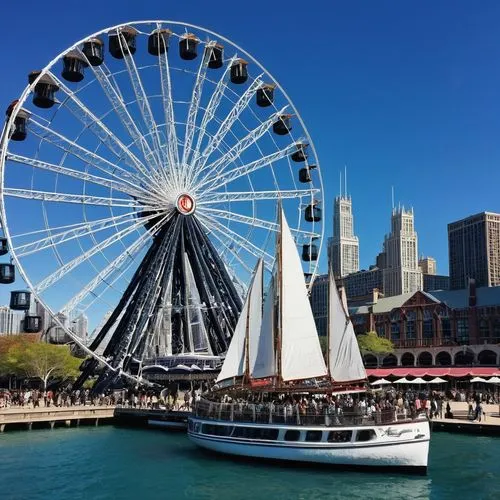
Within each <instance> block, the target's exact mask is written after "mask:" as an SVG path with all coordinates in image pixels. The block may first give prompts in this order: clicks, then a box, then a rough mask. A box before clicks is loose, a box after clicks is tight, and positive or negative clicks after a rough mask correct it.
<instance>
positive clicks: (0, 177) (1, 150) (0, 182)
mask: <svg viewBox="0 0 500 500" xmlns="http://www.w3.org/2000/svg"><path fill="white" fill-rule="evenodd" d="M142 25H156V26H157V27H158V28H160V27H164V26H166V25H167V26H178V27H182V28H190V29H194V30H198V31H200V32H203V33H204V34H208V35H210V36H213V37H215V38H216V39H217V40H218V41H223V42H225V43H228V44H229V45H230V46H232V47H233V48H234V49H236V50H237V51H238V52H240V53H241V54H243V55H244V56H245V57H246V58H247V59H249V60H250V61H251V62H252V63H253V64H255V65H256V67H257V68H259V69H260V70H261V71H262V72H263V73H264V74H265V75H266V76H268V77H269V78H271V80H272V83H273V85H275V86H276V87H277V88H278V89H279V91H280V92H281V94H282V95H283V97H284V98H285V99H286V101H287V106H288V107H290V108H291V110H292V112H293V115H294V119H296V120H298V122H299V123H300V126H301V127H302V130H303V132H304V133H305V134H306V136H307V143H308V145H309V147H310V148H311V151H312V153H313V156H314V158H315V160H316V161H315V164H316V166H317V173H316V179H317V181H316V182H315V185H317V188H315V189H311V188H310V189H307V190H304V191H307V193H308V194H311V198H312V194H313V193H315V192H317V193H318V194H319V195H320V197H321V201H322V197H323V183H322V177H321V169H320V162H319V158H318V155H317V153H316V149H315V146H314V143H313V140H312V138H311V136H310V134H309V132H308V130H307V127H306V125H305V123H304V121H303V120H302V117H301V116H300V114H299V112H298V110H297V109H296V107H295V105H294V104H293V102H292V100H291V99H290V97H289V96H288V94H287V93H286V91H285V90H284V89H283V88H282V87H281V85H280V84H279V82H278V81H277V80H276V79H275V78H274V77H273V76H272V74H271V73H270V72H269V71H268V70H267V69H266V68H265V67H264V66H263V65H262V64H261V63H259V62H258V61H257V60H256V59H255V58H254V57H253V56H252V55H250V54H249V53H248V52H247V51H245V50H244V49H243V48H241V47H240V46H239V45H237V44H235V43H234V42H232V41H231V40H229V39H228V38H226V37H224V36H222V35H220V34H219V33H216V32H214V31H211V30H208V29H206V28H204V27H201V26H198V25H195V24H190V23H185V22H182V21H170V20H143V21H131V22H126V23H120V24H117V25H115V26H112V27H107V28H105V29H102V30H100V31H97V32H95V33H93V34H91V35H87V36H85V37H84V38H82V39H81V40H79V41H78V42H76V43H74V44H73V45H71V46H70V47H69V48H68V49H66V50H65V51H63V52H61V53H60V54H59V55H58V56H56V57H55V58H54V59H52V60H51V61H50V62H49V63H48V64H47V65H46V66H45V67H44V68H43V69H42V70H41V72H40V74H39V75H38V77H37V78H36V79H35V80H34V81H33V82H32V83H31V84H29V85H28V86H27V87H26V88H25V90H24V91H23V93H22V94H21V97H20V98H19V100H18V102H17V103H16V105H15V106H14V108H13V110H12V113H11V115H10V118H9V119H8V120H7V121H6V122H5V124H4V127H3V130H2V135H1V139H0V219H1V224H2V228H3V231H4V235H5V237H6V238H7V239H8V240H9V242H11V241H12V238H11V234H10V230H9V226H8V222H7V216H6V209H5V198H4V197H5V192H6V188H5V184H4V174H5V163H6V159H7V145H8V143H9V141H10V138H9V134H8V133H7V131H9V130H11V128H12V126H13V124H14V119H15V117H16V116H17V114H18V112H19V111H20V110H21V109H22V107H23V105H24V103H25V102H26V100H27V99H28V97H29V95H30V94H31V93H32V92H33V90H34V88H35V87H36V85H37V84H38V82H39V81H40V79H41V78H42V77H43V76H44V75H45V74H50V75H51V76H55V75H54V74H53V73H52V72H50V70H51V68H52V67H54V65H55V64H56V63H57V62H59V61H61V60H62V58H63V57H64V56H65V55H66V54H68V53H69V52H71V51H73V50H75V49H78V48H79V47H80V46H81V45H82V44H83V43H84V42H86V41H87V40H89V39H91V38H97V37H99V36H101V35H107V34H109V33H110V32H113V31H116V30H118V29H120V28H123V27H125V26H134V27H137V26H142ZM141 34H143V33H141ZM120 43H121V42H120ZM206 43H207V44H208V43H209V42H206ZM124 59H125V65H126V66H127V71H129V73H130V72H131V68H130V66H129V63H128V62H127V61H126V59H127V58H126V57H124ZM161 59H162V57H161V56H160V60H161ZM133 64H134V66H135V63H133ZM167 64H168V63H167ZM159 65H160V66H161V65H162V63H160V64H159ZM229 66H230V64H228V65H227V68H226V71H227V69H228V68H229ZM200 67H201V66H200ZM135 70H136V71H137V68H135ZM167 70H168V75H167V76H168V79H170V73H169V72H170V69H168V67H167ZM94 77H95V78H96V80H98V78H97V76H96V74H95V73H94ZM131 78H133V75H131ZM222 80H223V78H221V80H220V82H222ZM56 81H57V83H58V85H62V86H63V87H64V88H65V93H66V94H67V95H68V96H70V95H71V96H74V94H75V93H74V92H73V91H71V90H70V89H69V88H68V87H67V86H66V85H65V84H64V83H63V82H62V81H61V80H60V79H59V78H57V77H56ZM255 82H259V83H263V82H262V81H261V80H259V78H258V77H256V78H255V79H254V84H255ZM99 83H100V84H101V86H103V82H99ZM136 84H138V85H140V86H141V87H142V83H141V81H140V78H139V81H138V82H137V81H136ZM169 85H170V84H169ZM195 85H196V84H195ZM141 90H142V92H143V95H144V97H148V96H147V94H146V93H145V90H144V88H143V87H142V88H141ZM193 94H195V92H194V93H193ZM252 95H253V94H252ZM164 97H165V96H164ZM167 97H168V98H169V99H170V101H171V104H173V102H174V101H173V98H172V94H171V93H170V94H169V95H168V96H167ZM76 99H77V100H78V98H76ZM73 104H75V103H74V102H73ZM237 104H238V103H237ZM247 104H248V102H246V103H245V106H246V105H247ZM81 105H82V106H83V107H84V108H85V111H84V113H86V114H87V119H93V120H94V121H95V124H96V125H97V126H98V127H99V128H100V129H101V131H105V133H106V126H105V125H104V124H103V123H102V122H101V121H100V119H99V118H98V117H97V116H94V115H92V114H91V110H89V109H88V108H87V107H86V106H85V104H83V103H81ZM275 109H276V108H275ZM115 111H116V109H115ZM141 111H142V110H141ZM190 111H191V109H190ZM87 112H89V113H87ZM282 112H283V110H280V111H276V112H275V113H274V114H273V115H272V117H270V118H269V119H268V120H266V121H264V122H261V125H262V126H264V124H267V125H268V126H269V124H268V123H267V122H269V121H270V120H271V119H274V120H275V119H276V116H279V114H280V113H282ZM144 113H145V114H146V115H147V114H148V111H147V110H144ZM167 116H168V115H167ZM195 117H196V115H195ZM143 118H144V119H145V120H147V117H145V116H144V114H143ZM172 118H173V117H172ZM172 122H173V123H171V124H168V123H166V126H167V127H168V129H169V130H170V131H172V128H173V129H175V121H173V119H172ZM189 123H191V128H192V129H193V130H192V134H191V133H190V134H189V135H188V134H187V133H186V136H187V138H188V139H190V140H191V141H192V140H193V139H194V128H196V125H195V124H194V122H192V121H191V122H190V116H188V120H187V123H186V125H187V126H188V125H189ZM38 125H39V126H41V127H43V125H42V124H38ZM171 125H173V127H172V126H171ZM49 126H50V123H49ZM154 128H155V127H153V126H152V128H151V130H154ZM48 130H50V128H49V127H48ZM138 132H139V134H140V131H138ZM173 132H174V133H175V130H173ZM108 133H109V134H111V135H113V133H112V132H111V131H109V132H108ZM203 133H204V132H203ZM131 137H132V138H133V135H132V134H131ZM99 139H100V140H101V142H102V143H103V144H106V145H107V146H108V147H109V145H108V144H107V143H106V142H105V141H104V140H103V139H102V137H101V136H99ZM76 140H77V139H73V141H72V142H74V141H76ZM136 140H138V141H139V142H141V143H142V142H146V141H145V138H144V134H140V136H139V137H137V138H136ZM119 142H120V141H119V139H118V143H119ZM168 142H169V143H171V141H168ZM75 144H76V145H77V143H75ZM132 144H133V143H132ZM175 144H177V139H175ZM117 145H118V147H120V144H117V143H116V141H115V144H114V146H115V147H116V146H117ZM124 146H125V148H127V145H126V144H125V145H124ZM236 146H238V144H236V145H235V147H233V148H232V149H231V150H230V151H228V152H226V154H225V156H226V157H227V158H225V160H224V161H227V160H228V159H229V161H231V158H234V157H236V156H237V154H238V151H237V150H235V151H232V150H233V149H235V148H236ZM109 148H110V149H111V150H112V148H111V147H109ZM167 149H171V148H167ZM186 150H187V148H184V149H183V151H184V154H185V152H186ZM291 152H292V151H291V145H289V146H287V148H286V154H285V150H283V151H282V152H279V151H278V152H277V153H275V155H276V156H279V153H281V154H282V156H281V157H285V156H286V155H289V154H290V153H291ZM151 153H153V152H151ZM66 154H67V153H66ZM91 154H92V153H91ZM168 154H169V155H172V154H175V153H173V152H172V151H171V150H170V151H168ZM16 156H18V157H17V158H16ZM144 156H145V157H146V156H147V155H146V154H145V155H144ZM187 156H189V153H188V154H187ZM207 156H208V155H207ZM269 156H272V155H269ZM222 159H223V158H219V159H218V160H217V161H216V162H215V163H217V162H221V163H222ZM9 160H12V161H16V160H18V161H20V162H23V161H24V162H26V161H27V160H31V161H32V162H37V161H38V160H37V159H28V158H24V159H23V158H22V157H19V155H11V157H10V158H9ZM183 160H185V162H186V160H187V159H186V158H183ZM198 160H199V158H198ZM264 160H265V161H268V159H267V160H266V159H265V158H261V159H260V161H264ZM132 161H134V160H133V158H132ZM41 163H43V164H45V167H46V168H48V169H52V171H54V172H56V173H57V172H58V170H59V173H62V174H64V175H72V174H71V173H69V172H68V170H69V169H67V168H66V167H63V166H62V165H61V166H58V165H49V164H47V163H46V162H41ZM159 163H161V162H159ZM159 163H157V165H158V164H159ZM183 163H184V162H183ZM186 163H187V162H186ZM252 163H254V165H253V166H254V167H255V168H258V165H259V160H256V161H255V162H252ZM268 164H270V163H268ZM136 166H137V167H138V168H140V167H139V166H138V165H136ZM113 167H115V168H116V165H113ZM244 167H245V172H243V173H242V175H247V173H248V171H247V170H248V165H246V166H244ZM211 168H212V169H213V168H214V166H213V165H212V166H211ZM124 171H125V170H124ZM125 172H127V173H128V174H130V172H129V171H125ZM78 173H79V174H80V175H81V176H83V175H84V174H85V173H84V172H78ZM228 173H232V174H233V175H234V174H235V172H234V171H229V172H226V175H227V174H228ZM148 174H149V175H150V174H151V172H148ZM88 177H89V179H90V180H91V177H92V175H91V174H88ZM101 180H104V179H101ZM108 181H109V180H108ZM124 182H125V183H126V182H127V181H126V180H125V181H124ZM229 182H231V179H229V180H228V181H227V183H229ZM109 183H110V185H111V184H112V181H109ZM198 185H199V186H200V185H201V186H205V185H208V188H209V190H210V189H215V188H216V187H218V185H216V184H214V182H213V181H212V183H210V180H207V175H205V176H204V177H202V178H201V181H199V183H198ZM10 191H13V190H10ZM18 191H19V192H18V193H15V195H16V196H19V197H23V193H22V191H23V190H18ZM119 191H121V192H125V193H126V194H128V195H129V196H130V197H132V196H133V194H139V193H133V191H132V192H131V191H124V190H123V184H122V185H121V186H120V187H119ZM26 192H27V193H26V194H25V196H24V197H29V198H30V199H33V198H34V199H37V198H36V196H35V197H34V196H33V194H34V193H36V192H35V191H33V190H31V191H30V190H26ZM296 192H297V190H293V191H290V193H289V197H298V195H297V194H294V193H296ZM28 193H29V194H28ZM131 193H133V194H131ZM257 193H259V192H255V191H254V192H253V193H252V194H253V196H254V197H253V198H252V199H255V196H256V195H257ZM267 193H269V196H271V193H273V191H268V192H260V194H259V195H258V196H260V197H261V199H266V194H267ZM280 193H281V194H282V196H280V197H283V198H286V197H287V193H286V192H283V191H280ZM219 194H220V193H219ZM233 194H239V193H233ZM148 195H149V196H150V195H151V193H150V192H148ZM42 196H44V195H42V194H41V195H40V198H38V199H44V198H42ZM54 196H57V197H59V199H60V201H70V202H71V200H70V199H69V198H65V196H68V197H71V196H72V195H64V194H62V193H54ZM86 198H89V199H90V198H96V197H92V196H86ZM109 199H110V198H109V197H108V198H103V200H102V204H103V205H104V204H105V203H106V201H108V202H109ZM241 199H242V200H243V199H245V193H241ZM78 201H81V196H76V195H75V202H78ZM93 201H94V202H96V204H99V201H98V200H96V199H94V200H93ZM127 201H128V202H129V203H128V204H127V203H126V202H127ZM130 201H131V200H130V199H129V200H127V199H124V200H123V206H130V208H131V209H133V208H134V206H135V205H133V204H131V203H130ZM231 201H234V198H231ZM200 204H201V205H203V201H202V202H201V203H200ZM118 206H119V205H118ZM142 206H143V208H148V207H147V206H146V205H142ZM207 210H208V211H209V212H211V213H212V214H214V215H215V217H218V218H219V219H216V220H215V224H220V220H221V219H223V218H224V216H223V214H220V213H217V209H216V208H210V207H208V208H207ZM233 215H237V216H238V217H240V218H241V219H243V218H244V216H243V215H241V214H233ZM199 218H200V222H201V223H202V225H203V226H204V227H205V228H206V229H207V230H208V231H210V232H212V234H213V236H214V237H215V238H216V239H217V240H218V241H219V242H220V243H221V244H222V245H223V246H224V247H225V248H228V247H227V242H223V241H222V240H221V238H220V237H219V236H218V235H217V233H216V232H213V231H211V226H212V225H213V224H214V222H213V221H210V220H208V218H207V216H206V214H200V215H199ZM226 218H227V217H226ZM254 221H255V218H254ZM247 222H248V221H247ZM261 222H266V224H267V228H268V229H271V226H276V224H274V223H271V222H269V221H261ZM89 224H91V222H88V221H87V226H88V225H89ZM140 224H141V225H142V224H143V222H141V223H140ZM319 226H320V227H319V228H318V229H319V232H318V231H316V233H315V234H317V236H315V239H317V240H319V245H318V258H317V260H316V263H315V266H314V268H313V272H312V279H311V282H312V281H313V280H314V277H315V276H316V274H317V270H318V266H319V259H320V256H321V251H322V247H323V239H324V223H322V224H320V225H319ZM224 227H225V226H224ZM134 228H135V225H134ZM315 229H316V228H315ZM225 230H227V228H226V227H225ZM273 230H275V229H273ZM292 231H293V229H292ZM308 233H309V232H308ZM235 236H239V237H240V238H241V240H245V237H244V236H240V235H238V234H237V233H235ZM146 237H147V233H144V238H146ZM241 240H240V242H241ZM245 241H246V240H245ZM137 243H138V244H139V240H137ZM248 243H251V242H248ZM28 246H29V245H28ZM104 248H105V247H104ZM139 248H140V247H139ZM254 250H255V252H261V255H262V253H263V254H264V255H263V256H264V260H265V262H266V256H267V257H268V254H266V253H265V252H264V251H263V250H262V251H261V250H260V249H259V248H258V247H255V248H254ZM32 251H36V250H32ZM137 251H138V250H137ZM10 255H11V259H12V261H13V262H14V264H15V265H16V268H17V270H18V272H19V274H20V275H21V277H22V278H23V280H24V281H25V283H26V285H27V286H28V287H29V289H30V290H31V292H32V294H33V297H34V298H35V299H36V300H37V301H39V302H40V303H41V304H42V305H43V307H44V308H45V309H46V310H47V311H48V312H49V313H50V315H51V316H52V318H53V320H54V321H55V322H56V324H57V326H59V327H61V328H62V329H63V330H64V331H65V332H66V333H67V334H68V336H69V337H70V338H71V339H72V340H73V341H75V342H76V343H77V344H78V345H79V346H80V347H81V348H82V349H83V350H84V351H85V352H86V353H87V354H89V355H90V356H92V357H93V358H95V359H97V360H98V361H99V362H101V363H102V364H103V365H105V366H106V367H108V368H109V369H111V370H113V371H114V372H119V373H120V374H121V375H123V376H125V377H127V378H130V379H132V380H134V381H139V380H140V381H141V382H144V383H148V381H147V380H145V379H142V378H139V377H137V376H133V375H130V374H128V373H126V372H124V371H122V370H121V368H116V367H112V366H111V365H110V364H109V362H108V360H107V359H106V358H104V357H103V356H101V355H99V354H97V353H96V352H94V351H92V350H91V349H89V348H88V347H87V346H86V345H85V344H84V343H83V342H82V339H80V338H79V337H78V335H76V334H75V333H74V332H73V331H72V330H70V329H69V328H67V327H66V326H65V325H64V324H63V323H62V321H61V320H60V319H59V317H58V316H57V315H56V313H55V312H54V311H53V310H52V308H51V307H50V306H49V305H48V304H46V302H45V301H44V300H43V299H42V298H41V297H40V293H41V292H42V291H43V289H42V288H41V287H40V283H39V284H38V285H36V286H35V285H34V284H33V283H32V282H31V280H30V278H29V276H28V275H27V273H26V272H25V270H24V268H23V265H22V264H21V262H20V259H19V256H18V255H17V253H16V249H15V248H14V246H13V245H10ZM124 255H125V256H126V254H122V256H121V257H122V258H123V256H124ZM119 260H120V257H118V258H117V259H116V260H115V261H113V262H112V263H110V266H111V265H113V266H114V268H116V265H117V262H118V261H119ZM240 264H243V262H242V261H241V260H240ZM267 264H268V266H269V265H271V264H270V263H269V262H267ZM120 265H121V264H120ZM110 266H107V267H110ZM105 270H106V268H105V269H103V272H104V271H105ZM50 278H51V276H49V277H48V279H50ZM52 279H54V277H52ZM55 279H57V278H55ZM99 279H102V277H101V278H100V276H99V274H98V275H97V276H95V278H94V279H93V280H92V281H91V282H90V283H89V284H88V285H87V286H89V285H91V284H92V283H93V282H97V281H98V280H99ZM44 281H46V280H44ZM47 283H48V281H47V282H46V283H42V285H44V286H45V285H47ZM83 291H84V290H83V289H82V290H81V292H83ZM73 301H75V297H73ZM75 304H76V302H75ZM65 307H68V304H66V306H65Z"/></svg>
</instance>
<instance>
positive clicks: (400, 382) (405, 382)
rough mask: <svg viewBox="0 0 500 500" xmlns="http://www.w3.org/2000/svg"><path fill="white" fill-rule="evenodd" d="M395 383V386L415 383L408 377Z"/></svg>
mask: <svg viewBox="0 0 500 500" xmlns="http://www.w3.org/2000/svg"><path fill="white" fill-rule="evenodd" d="M393 383H394V384H413V382H411V381H410V380H408V379H407V378H406V377H403V378H399V379H398V380H395V381H394V382H393Z"/></svg>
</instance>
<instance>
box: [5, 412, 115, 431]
mask: <svg viewBox="0 0 500 500" xmlns="http://www.w3.org/2000/svg"><path fill="white" fill-rule="evenodd" d="M114 409H115V407H114V406H70V407H62V408H60V407H55V406H51V407H46V408H28V407H11V408H4V409H2V410H0V432H4V431H5V430H6V429H23V428H24V429H27V430H31V429H32V428H33V427H35V428H44V427H45V428H47V427H49V428H51V429H53V428H54V427H55V426H66V427H71V426H79V425H80V424H86V425H89V424H90V425H99V424H100V423H111V422H112V421H113V412H114Z"/></svg>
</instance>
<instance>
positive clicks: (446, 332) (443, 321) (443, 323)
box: [441, 318, 451, 340]
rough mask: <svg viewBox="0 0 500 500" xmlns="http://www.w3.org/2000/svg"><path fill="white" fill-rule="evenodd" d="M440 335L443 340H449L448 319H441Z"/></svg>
mask: <svg viewBox="0 0 500 500" xmlns="http://www.w3.org/2000/svg"><path fill="white" fill-rule="evenodd" d="M441 335H442V337H443V339H448V340H449V339H451V321H450V318H441Z"/></svg>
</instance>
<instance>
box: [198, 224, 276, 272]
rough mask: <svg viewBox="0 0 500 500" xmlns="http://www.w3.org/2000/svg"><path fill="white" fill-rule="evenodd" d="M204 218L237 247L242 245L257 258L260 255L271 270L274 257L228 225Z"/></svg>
mask: <svg viewBox="0 0 500 500" xmlns="http://www.w3.org/2000/svg"><path fill="white" fill-rule="evenodd" d="M205 220H209V221H210V224H211V226H212V229H213V230H216V231H218V232H219V233H220V234H222V235H224V236H225V237H226V238H228V239H230V240H231V241H232V242H233V243H234V244H235V245H236V246H237V247H238V246H240V247H242V248H243V249H245V250H246V251H247V252H248V253H249V254H251V255H253V256H254V257H257V258H259V257H262V258H263V260H264V264H265V265H266V267H267V268H268V269H269V270H272V268H273V263H274V258H273V257H272V256H271V255H269V254H268V253H267V252H265V251H263V250H262V249H261V248H259V247H257V246H256V245H254V244H253V243H252V242H251V241H250V240H247V239H246V238H244V237H243V236H241V235H240V234H238V233H236V232H235V231H233V230H232V229H230V228H229V227H227V226H225V225H224V224H221V223H220V222H219V221H217V220H215V219H208V218H207V217H205Z"/></svg>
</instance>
